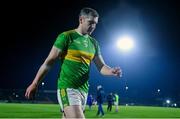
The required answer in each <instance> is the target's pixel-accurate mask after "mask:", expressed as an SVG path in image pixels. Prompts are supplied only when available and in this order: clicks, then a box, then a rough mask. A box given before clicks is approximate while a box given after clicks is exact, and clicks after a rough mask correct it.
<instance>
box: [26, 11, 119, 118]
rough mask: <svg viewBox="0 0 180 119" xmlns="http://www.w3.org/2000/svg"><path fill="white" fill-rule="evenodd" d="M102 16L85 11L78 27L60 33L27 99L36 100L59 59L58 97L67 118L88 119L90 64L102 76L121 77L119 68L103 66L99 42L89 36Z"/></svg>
mask: <svg viewBox="0 0 180 119" xmlns="http://www.w3.org/2000/svg"><path fill="white" fill-rule="evenodd" d="M98 18H99V15H98V13H97V11H96V10H94V9H92V8H83V9H82V10H81V11H80V14H79V26H78V28H76V29H73V30H69V31H66V32H63V33H61V34H60V35H59V36H58V37H57V39H56V41H55V43H54V45H53V47H52V49H51V51H50V53H49V55H48V57H47V58H46V60H45V61H44V63H43V64H42V65H41V67H40V69H39V70H38V72H37V74H36V77H35V79H34V80H33V82H32V83H31V85H30V86H29V87H28V88H27V90H26V93H25V96H26V98H28V99H31V98H33V95H34V94H35V92H36V90H37V88H38V85H39V83H40V82H41V81H42V79H43V78H44V77H45V75H46V74H47V72H48V71H49V70H50V69H51V67H52V66H53V64H54V63H55V61H56V60H59V59H60V61H61V68H60V72H59V77H58V90H57V96H58V101H59V104H60V107H61V109H62V111H63V115H64V117H65V118H85V117H84V114H83V110H84V108H85V105H86V99H87V93H88V79H89V70H90V63H91V61H94V63H95V64H96V66H97V68H98V70H99V71H100V73H101V74H102V75H112V76H121V70H120V68H119V67H115V68H111V67H109V66H107V65H106V64H105V63H104V60H103V58H102V56H101V53H100V48H99V45H98V43H97V41H96V40H95V39H94V38H92V37H91V36H90V35H91V33H92V32H93V31H94V30H95V28H96V24H97V23H98Z"/></svg>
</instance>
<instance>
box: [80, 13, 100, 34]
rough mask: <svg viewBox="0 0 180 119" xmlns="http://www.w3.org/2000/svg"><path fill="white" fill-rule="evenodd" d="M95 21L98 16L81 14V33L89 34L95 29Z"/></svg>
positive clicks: (96, 21)
mask: <svg viewBox="0 0 180 119" xmlns="http://www.w3.org/2000/svg"><path fill="white" fill-rule="evenodd" d="M97 23H98V17H93V16H83V17H82V18H81V26H82V30H83V33H85V34H89V35H90V34H91V33H92V32H93V31H94V30H95V28H96V24H97Z"/></svg>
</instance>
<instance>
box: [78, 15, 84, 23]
mask: <svg viewBox="0 0 180 119" xmlns="http://www.w3.org/2000/svg"><path fill="white" fill-rule="evenodd" d="M82 22H83V16H80V17H79V23H80V24H82Z"/></svg>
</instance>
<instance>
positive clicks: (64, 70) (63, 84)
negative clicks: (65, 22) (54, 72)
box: [54, 30, 100, 92]
mask: <svg viewBox="0 0 180 119" xmlns="http://www.w3.org/2000/svg"><path fill="white" fill-rule="evenodd" d="M54 46H55V47H57V48H59V49H60V50H62V51H63V56H62V58H61V59H60V60H61V63H62V64H61V69H60V72H59V77H58V89H62V88H75V89H80V90H83V91H85V92H88V87H89V84H88V79H89V71H90V63H91V61H92V59H93V58H94V56H95V55H100V50H99V46H98V43H97V41H96V40H95V39H93V38H92V37H90V36H89V35H86V36H83V35H80V34H79V33H77V32H76V31H75V30H70V31H66V32H63V33H61V34H60V35H59V36H58V37H57V39H56V41H55V43H54Z"/></svg>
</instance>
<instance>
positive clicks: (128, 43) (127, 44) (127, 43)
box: [117, 36, 134, 50]
mask: <svg viewBox="0 0 180 119" xmlns="http://www.w3.org/2000/svg"><path fill="white" fill-rule="evenodd" d="M117 46H118V47H119V48H120V49H122V50H129V49H131V48H133V46H134V42H133V40H132V38H131V37H129V36H124V37H122V38H120V39H119V40H118V41H117Z"/></svg>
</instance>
